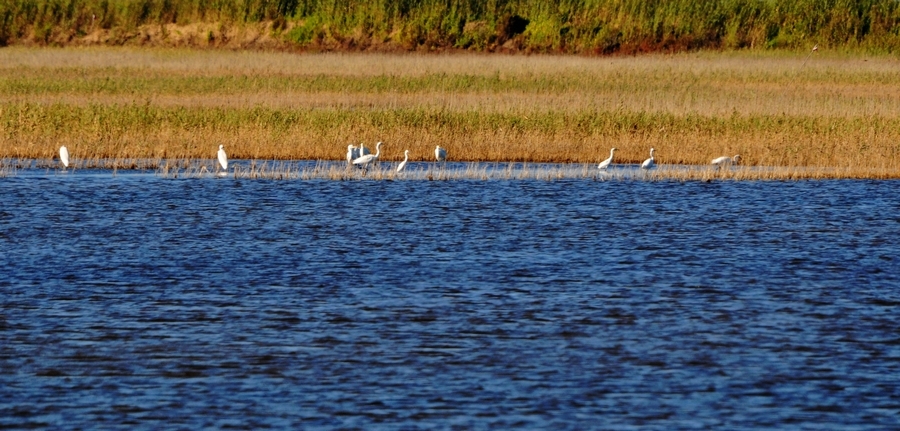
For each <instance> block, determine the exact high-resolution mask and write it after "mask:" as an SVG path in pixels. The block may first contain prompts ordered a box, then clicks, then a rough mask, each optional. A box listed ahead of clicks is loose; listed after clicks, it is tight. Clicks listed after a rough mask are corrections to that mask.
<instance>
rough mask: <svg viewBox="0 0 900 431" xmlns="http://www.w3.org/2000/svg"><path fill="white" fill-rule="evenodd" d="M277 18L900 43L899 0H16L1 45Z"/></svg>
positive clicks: (697, 42) (322, 39) (446, 36)
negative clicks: (148, 27)
mask: <svg viewBox="0 0 900 431" xmlns="http://www.w3.org/2000/svg"><path fill="white" fill-rule="evenodd" d="M192 22H207V23H209V22H218V23H227V24H237V25H240V24H246V23H259V22H271V23H273V28H274V29H275V30H276V31H280V30H283V29H286V30H287V31H285V32H283V33H279V35H280V36H279V37H280V38H282V39H283V40H284V43H285V46H287V47H291V46H293V47H298V48H314V49H319V48H324V49H366V48H369V47H376V48H383V49H386V50H391V49H394V50H397V49H399V50H417V49H448V48H461V49H471V50H476V51H496V50H510V51H526V52H569V53H587V54H591V53H615V52H623V53H633V52H646V51H683V50H691V49H700V48H729V49H741V48H763V49H767V48H790V47H806V46H811V45H812V44H813V43H819V44H822V45H824V46H829V47H847V48H852V49H856V48H865V49H870V50H878V51H884V52H892V51H895V50H896V49H897V48H898V47H900V6H898V1H897V0H794V1H782V0H556V1H545V0H366V1H362V0H4V1H3V2H0V44H3V45H5V44H9V43H16V42H18V41H21V40H29V41H33V42H38V43H44V44H47V43H54V41H56V42H59V41H65V40H68V39H67V37H71V36H75V37H77V36H79V35H85V34H87V33H90V32H91V31H94V30H97V29H107V30H121V31H122V32H125V33H127V32H128V31H132V30H134V29H135V28H137V27H138V26H141V25H161V24H169V23H175V24H188V23H192Z"/></svg>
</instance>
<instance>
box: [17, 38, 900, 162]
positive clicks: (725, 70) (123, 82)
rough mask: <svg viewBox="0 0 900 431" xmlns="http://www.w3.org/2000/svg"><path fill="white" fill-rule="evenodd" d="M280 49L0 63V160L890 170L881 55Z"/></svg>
mask: <svg viewBox="0 0 900 431" xmlns="http://www.w3.org/2000/svg"><path fill="white" fill-rule="evenodd" d="M810 54H812V53H806V52H803V53H796V54H791V53H786V52H774V53H766V52H736V53H734V52H732V53H695V54H677V55H648V56H639V57H612V58H588V57H572V56H503V55H500V56H489V55H478V54H461V55H415V54H412V55H386V54H291V53H267V52H243V51H239V52H231V51H227V52H222V51H190V50H172V49H129V48H66V49H29V48H6V49H3V50H2V51H0V132H2V135H0V157H4V158H12V159H17V158H38V159H50V158H52V157H54V154H55V153H56V151H57V149H58V148H59V146H60V145H67V146H68V147H69V149H70V151H71V152H72V153H73V157H80V158H82V159H110V160H116V159H127V158H148V159H156V160H159V161H162V160H167V159H211V158H213V156H214V154H215V150H216V148H218V145H219V144H224V145H226V147H227V148H228V149H229V155H230V156H231V157H233V158H236V159H247V160H341V159H342V158H343V155H344V152H345V150H346V147H347V145H348V144H359V143H361V142H364V143H366V144H367V145H368V146H370V147H374V143H375V142H376V141H384V142H385V143H386V151H385V154H384V156H383V157H382V159H383V160H387V161H397V160H400V159H401V158H402V155H403V151H404V150H406V149H409V150H410V153H411V159H412V160H417V161H424V160H431V158H430V157H429V156H430V154H431V153H432V150H433V148H434V147H435V146H436V145H440V146H442V147H445V148H447V149H448V151H449V153H450V159H451V160H453V161H457V162H467V161H468V162H529V163H597V162H599V161H600V160H602V159H604V158H606V156H607V154H608V152H609V148H611V147H617V148H619V149H620V151H619V152H618V153H617V160H618V161H621V163H626V164H627V163H639V162H640V161H641V160H643V159H644V158H646V154H647V151H648V150H649V148H650V147H654V148H656V150H657V154H658V159H659V163H660V164H676V165H703V164H707V163H709V160H711V159H712V158H714V157H719V156H722V155H733V154H741V155H742V156H743V157H744V163H745V164H746V165H748V166H767V167H785V168H796V167H802V168H823V169H825V170H828V171H830V172H834V171H839V172H841V175H840V176H841V177H851V178H896V177H897V176H898V172H900V132H898V130H900V120H898V118H900V92H898V90H897V89H898V88H900V85H898V84H900V82H898V81H900V75H898V74H897V73H896V68H897V65H898V63H897V60H896V59H895V58H894V57H891V56H881V57H869V56H864V55H861V54H858V55H853V54H837V53H822V52H821V51H819V52H816V53H815V54H812V55H810Z"/></svg>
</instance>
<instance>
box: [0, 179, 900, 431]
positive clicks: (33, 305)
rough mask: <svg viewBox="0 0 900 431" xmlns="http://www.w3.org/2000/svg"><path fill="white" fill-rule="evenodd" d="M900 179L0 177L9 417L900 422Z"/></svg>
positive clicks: (609, 423) (5, 410)
mask: <svg viewBox="0 0 900 431" xmlns="http://www.w3.org/2000/svg"><path fill="white" fill-rule="evenodd" d="M898 234H900V182H898V181H849V180H847V181H844V180H842V181H802V182H775V181H771V182H769V181H746V182H732V181H719V182H717V181H714V182H709V183H704V182H677V181H639V180H625V181H594V180H587V179H566V180H560V181H545V180H508V181H498V180H489V181H478V180H453V181H426V180H405V181H371V180H361V181H327V180H309V181H300V180H290V181H270V180H235V179H233V178H220V179H214V178H202V179H180V178H179V179H172V178H161V177H159V176H156V175H154V174H152V173H128V172H120V173H119V174H118V175H115V176H114V175H112V174H111V173H110V172H108V171H93V170H81V171H75V172H70V173H68V174H60V173H57V172H56V171H52V170H51V171H39V172H37V173H31V174H24V175H15V176H10V177H7V178H0V428H7V427H12V428H29V427H51V428H90V429H97V428H107V429H109V428H116V429H133V428H143V429H159V428H183V429H199V428H237V429H263V428H281V429H285V428H288V429H313V430H314V429H354V428H356V429H506V428H523V429H632V428H642V429H666V430H668V429H709V428H720V429H758V428H782V429H840V430H853V429H891V428H893V429H896V428H898V427H900V308H898V306H900V265H898V264H900V246H898V241H897V240H898V237H900V235H898Z"/></svg>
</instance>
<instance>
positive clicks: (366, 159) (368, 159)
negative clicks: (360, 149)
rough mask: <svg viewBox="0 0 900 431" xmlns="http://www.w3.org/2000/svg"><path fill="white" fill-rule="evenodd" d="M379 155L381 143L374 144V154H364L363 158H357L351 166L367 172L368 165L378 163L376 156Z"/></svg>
mask: <svg viewBox="0 0 900 431" xmlns="http://www.w3.org/2000/svg"><path fill="white" fill-rule="evenodd" d="M380 155H381V142H379V143H377V144H375V154H366V155H365V156H359V157H358V158H357V159H356V160H354V161H353V164H354V165H356V166H359V167H361V168H363V169H366V170H368V169H369V164H375V163H377V162H378V156H380Z"/></svg>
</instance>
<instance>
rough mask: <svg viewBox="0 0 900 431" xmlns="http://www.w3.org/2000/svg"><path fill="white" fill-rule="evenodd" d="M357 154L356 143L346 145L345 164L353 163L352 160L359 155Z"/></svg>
mask: <svg viewBox="0 0 900 431" xmlns="http://www.w3.org/2000/svg"><path fill="white" fill-rule="evenodd" d="M358 154H359V151H358V150H357V149H356V145H353V144H350V145H347V165H350V164H353V160H355V159H356V158H357V157H359V155H358Z"/></svg>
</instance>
